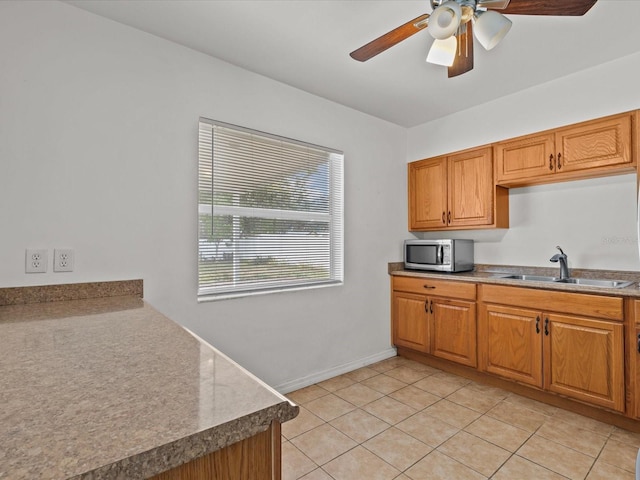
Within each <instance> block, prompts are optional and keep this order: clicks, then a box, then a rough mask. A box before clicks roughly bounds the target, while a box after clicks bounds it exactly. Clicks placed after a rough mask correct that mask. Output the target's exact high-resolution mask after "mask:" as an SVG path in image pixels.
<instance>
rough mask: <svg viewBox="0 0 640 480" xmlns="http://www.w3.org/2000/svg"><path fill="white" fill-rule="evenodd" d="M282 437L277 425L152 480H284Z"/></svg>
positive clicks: (273, 424) (156, 476)
mask: <svg viewBox="0 0 640 480" xmlns="http://www.w3.org/2000/svg"><path fill="white" fill-rule="evenodd" d="M280 435H281V426H280V423H279V422H277V421H274V422H272V423H271V425H270V427H269V428H268V429H267V430H265V431H264V432H260V433H257V434H255V435H254V436H252V437H249V438H246V439H244V440H241V441H239V442H236V443H234V444H232V445H229V446H228V447H225V448H223V449H221V450H216V451H215V452H211V453H209V454H207V455H204V456H202V457H199V458H196V459H194V460H191V461H190V462H187V463H185V464H183V465H180V466H178V467H175V468H172V469H171V470H167V471H166V472H163V473H160V474H158V475H155V476H153V477H151V480H280V478H281V476H282V475H281V472H282V460H281V459H282V453H281V449H280V447H281V438H280Z"/></svg>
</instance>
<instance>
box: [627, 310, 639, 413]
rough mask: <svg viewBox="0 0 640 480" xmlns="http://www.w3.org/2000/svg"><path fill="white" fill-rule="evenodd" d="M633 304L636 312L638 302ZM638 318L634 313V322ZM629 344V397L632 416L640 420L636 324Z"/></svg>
mask: <svg viewBox="0 0 640 480" xmlns="http://www.w3.org/2000/svg"><path fill="white" fill-rule="evenodd" d="M634 303H635V310H636V312H637V311H638V309H639V308H640V302H638V301H637V300H636V301H635V302H634ZM638 319H639V317H638V316H637V313H636V321H638ZM629 342H630V348H629V350H630V361H629V362H630V364H629V371H630V374H631V382H632V384H633V387H632V388H633V396H632V397H631V401H632V404H631V408H632V409H633V415H634V416H635V417H636V418H640V325H638V324H636V326H635V329H634V330H632V338H630V339H629Z"/></svg>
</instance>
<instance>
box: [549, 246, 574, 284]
mask: <svg viewBox="0 0 640 480" xmlns="http://www.w3.org/2000/svg"><path fill="white" fill-rule="evenodd" d="M556 248H557V249H558V250H560V253H556V254H555V255H554V256H553V257H551V258H550V259H549V261H550V262H559V263H560V280H565V279H567V278H569V277H570V276H571V274H570V273H569V266H568V265H567V256H566V255H565V253H564V252H563V251H562V249H561V248H560V247H558V246H556Z"/></svg>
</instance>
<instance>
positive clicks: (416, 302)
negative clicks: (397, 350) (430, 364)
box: [392, 292, 430, 353]
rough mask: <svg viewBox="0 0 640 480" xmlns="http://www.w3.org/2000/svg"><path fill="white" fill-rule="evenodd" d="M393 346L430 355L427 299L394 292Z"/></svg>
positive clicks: (411, 294) (421, 296) (422, 296)
mask: <svg viewBox="0 0 640 480" xmlns="http://www.w3.org/2000/svg"><path fill="white" fill-rule="evenodd" d="M392 314H393V344H394V345H397V346H400V347H407V348H411V349H413V350H419V351H421V352H426V353H429V347H430V345H429V312H428V303H427V298H426V297H425V296H424V295H416V294H413V293H405V292H393V312H392Z"/></svg>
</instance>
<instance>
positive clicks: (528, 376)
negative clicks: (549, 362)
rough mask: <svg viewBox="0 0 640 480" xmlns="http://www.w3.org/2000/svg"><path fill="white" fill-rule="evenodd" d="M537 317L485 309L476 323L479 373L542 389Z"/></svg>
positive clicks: (499, 308)
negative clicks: (486, 373)
mask: <svg viewBox="0 0 640 480" xmlns="http://www.w3.org/2000/svg"><path fill="white" fill-rule="evenodd" d="M540 320H541V319H540V313H539V312H536V311H533V310H528V309H524V308H516V307H509V306H504V305H486V306H485V307H484V311H483V314H482V315H481V316H480V319H479V330H480V333H479V334H478V341H479V342H480V343H481V344H482V346H484V348H482V349H481V350H482V355H480V369H481V370H484V371H486V372H489V373H493V374H495V375H500V376H502V377H506V378H510V379H512V380H517V381H518V382H522V383H526V384H528V385H533V386H535V387H539V388H542V341H541V337H540Z"/></svg>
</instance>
